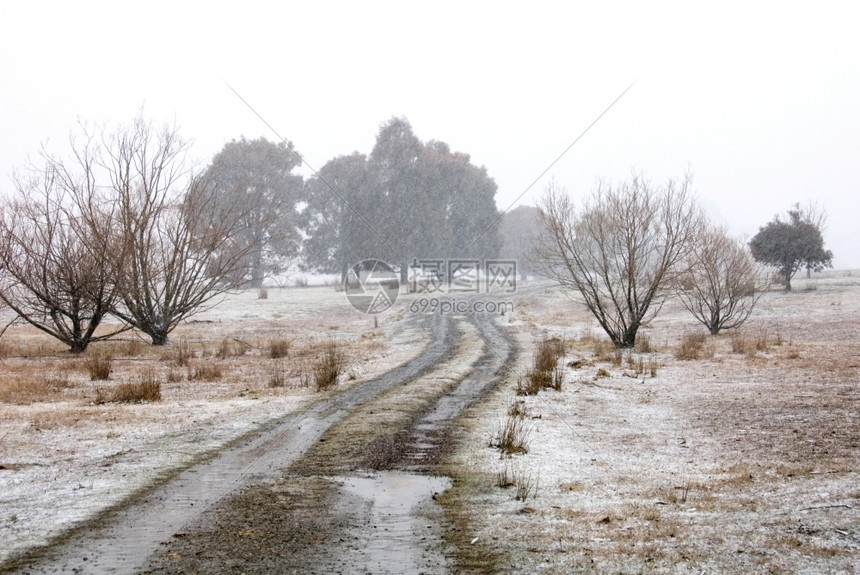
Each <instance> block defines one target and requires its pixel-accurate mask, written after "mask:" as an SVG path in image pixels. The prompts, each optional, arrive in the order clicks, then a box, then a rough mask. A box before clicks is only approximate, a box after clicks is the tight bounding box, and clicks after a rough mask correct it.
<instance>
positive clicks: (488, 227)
mask: <svg viewBox="0 0 860 575" xmlns="http://www.w3.org/2000/svg"><path fill="white" fill-rule="evenodd" d="M496 190H497V186H496V183H495V182H494V181H493V179H492V178H491V177H490V176H489V175H488V174H487V170H486V169H485V168H483V167H477V166H475V165H473V164H472V163H471V161H470V158H469V156H468V155H467V154H463V153H461V152H453V151H451V149H450V147H449V146H448V144H446V143H444V142H440V141H435V140H431V141H429V142H426V143H425V142H422V141H421V140H419V139H418V137H417V136H416V135H415V134H414V133H413V131H412V126H411V125H410V124H409V122H408V121H407V120H405V119H403V118H392V119H391V120H389V121H388V122H386V123H384V124H383V125H382V127H381V128H380V131H379V133H378V134H377V137H376V144H375V145H374V147H373V150H371V152H370V155H369V156H365V155H363V154H359V153H358V152H355V153H353V154H351V155H348V156H339V157H337V158H334V159H332V160H330V161H329V162H327V163H326V164H325V165H324V166H323V167H322V168H320V170H319V171H318V172H317V173H316V174H314V176H313V177H311V178H309V179H308V180H307V181H306V182H305V194H304V198H303V199H304V200H305V202H306V207H305V209H304V211H303V213H302V217H301V225H302V230H303V232H304V234H305V235H306V238H307V239H306V240H305V242H304V245H303V258H302V261H303V263H304V265H305V266H306V267H307V268H308V269H312V270H316V271H322V272H338V273H341V274H342V275H345V274H346V270H347V269H348V267H349V266H350V265H352V264H354V263H357V262H359V261H361V260H364V259H368V258H376V259H381V260H384V261H386V262H388V263H391V264H394V265H398V266H400V268H401V273H403V272H404V271H405V270H406V268H407V266H408V264H409V263H410V262H411V260H413V259H432V258H436V259H446V258H447V259H453V258H467V257H469V258H490V257H494V256H496V255H497V253H498V250H499V247H500V245H501V236H500V235H499V231H498V227H497V226H495V225H494V224H495V223H496V221H497V220H498V219H499V216H500V214H499V212H498V210H497V208H496V203H495V195H496Z"/></svg>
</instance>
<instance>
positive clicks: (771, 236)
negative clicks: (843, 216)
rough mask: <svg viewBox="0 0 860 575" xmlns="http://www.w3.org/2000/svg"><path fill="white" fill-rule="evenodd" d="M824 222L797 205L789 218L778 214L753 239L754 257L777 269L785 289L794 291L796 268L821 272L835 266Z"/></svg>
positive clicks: (790, 212) (751, 244)
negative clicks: (823, 227) (822, 226)
mask: <svg viewBox="0 0 860 575" xmlns="http://www.w3.org/2000/svg"><path fill="white" fill-rule="evenodd" d="M821 221H823V220H822V219H821V218H819V220H818V221H813V219H812V218H811V217H810V215H809V212H806V211H804V210H802V209H800V207H799V205H795V206H794V209H791V210H789V211H788V219H787V220H786V219H782V218H781V217H780V216H779V215H778V214H777V215H776V216H774V218H773V220H771V221H770V222H769V223H768V224H767V225H765V226H763V227H761V228H759V231H758V233H757V234H756V235H755V236H753V238H752V240H750V249H751V250H752V254H753V257H754V258H755V259H756V261H759V262H761V263H763V264H766V265H769V266H773V267H775V268H776V269H777V272H778V273H779V275H780V276H781V277H782V280H783V281H784V282H785V290H786V291H791V278H793V277H794V274H795V273H797V270H799V269H802V268H807V269H809V270H811V271H816V272H818V271H821V270H823V269H824V268H827V267H833V253H832V252H831V251H830V250H826V249H824V237H823V236H822V233H821Z"/></svg>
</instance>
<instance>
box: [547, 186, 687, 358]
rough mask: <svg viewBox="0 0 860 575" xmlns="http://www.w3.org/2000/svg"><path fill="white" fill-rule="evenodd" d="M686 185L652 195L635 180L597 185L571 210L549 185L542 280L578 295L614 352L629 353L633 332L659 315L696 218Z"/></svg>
mask: <svg viewBox="0 0 860 575" xmlns="http://www.w3.org/2000/svg"><path fill="white" fill-rule="evenodd" d="M691 187H692V177H691V176H689V175H688V176H687V177H685V179H684V181H683V182H682V183H681V184H680V185H678V184H677V183H675V182H674V181H672V180H670V181H669V182H668V183H667V184H666V185H665V186H663V187H654V186H652V185H651V184H650V182H648V180H647V179H645V178H644V177H642V176H641V175H637V174H634V175H633V179H632V181H630V182H624V183H622V184H621V185H620V186H617V187H612V186H610V185H607V184H605V183H603V182H601V183H600V184H599V186H598V188H597V190H596V191H595V192H594V193H593V194H592V196H591V198H590V199H589V200H588V201H587V202H586V203H585V204H584V205H583V206H582V208H581V209H579V210H577V209H575V208H574V205H573V202H572V200H571V199H570V197H569V196H568V194H567V192H566V191H565V190H564V189H563V188H560V187H559V186H558V185H556V184H555V183H554V182H551V183H550V184H549V186H548V187H547V191H546V195H545V196H544V198H543V201H542V202H541V206H540V207H541V214H540V215H541V223H542V228H543V229H542V232H543V233H542V234H540V235H538V246H537V248H536V249H535V253H534V256H535V258H534V259H535V260H536V261H537V262H538V265H539V266H540V268H541V272H542V273H543V274H544V275H546V276H547V277H550V278H553V279H555V280H557V281H558V282H560V283H561V284H562V286H564V287H568V288H572V289H575V290H577V291H578V292H579V293H580V294H581V295H582V297H583V299H584V301H585V305H586V307H587V308H588V309H589V311H591V312H592V313H593V314H594V316H595V318H596V319H597V320H598V322H599V323H600V326H601V327H602V328H603V330H604V331H605V332H606V333H607V335H609V338H610V339H611V340H612V343H613V344H614V345H615V346H616V347H619V348H629V347H633V346H634V345H635V342H636V334H637V332H638V331H639V328H640V327H642V326H643V325H646V324H647V323H648V322H649V321H651V319H653V318H654V316H655V315H656V314H657V313H658V312H659V311H660V308H661V307H662V304H663V303H664V302H665V301H666V299H667V298H668V297H669V295H670V294H671V292H672V287H673V284H674V280H675V278H676V277H677V276H678V274H679V273H680V272H681V271H682V266H681V265H680V264H681V263H682V262H683V260H684V258H685V256H686V253H687V252H688V250H689V249H690V247H691V242H692V240H693V239H694V238H695V235H696V233H697V232H698V230H699V229H700V228H701V222H702V219H703V216H702V215H701V212H700V210H699V208H698V207H697V205H696V203H695V201H694V200H693V197H692V191H691Z"/></svg>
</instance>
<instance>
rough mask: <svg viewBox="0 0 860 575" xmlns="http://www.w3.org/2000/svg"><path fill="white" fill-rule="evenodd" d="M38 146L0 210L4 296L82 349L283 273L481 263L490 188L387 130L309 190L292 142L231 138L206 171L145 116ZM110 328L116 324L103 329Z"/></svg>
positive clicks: (494, 244) (164, 332)
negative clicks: (52, 147) (364, 263)
mask: <svg viewBox="0 0 860 575" xmlns="http://www.w3.org/2000/svg"><path fill="white" fill-rule="evenodd" d="M69 143H70V153H69V154H68V155H67V156H58V155H54V154H51V153H49V152H48V151H46V150H42V152H41V153H40V154H39V156H38V158H37V159H36V160H35V161H33V162H30V163H29V164H28V165H27V166H26V167H25V169H24V170H23V172H22V173H21V174H18V175H17V176H16V177H15V179H14V189H13V193H12V194H11V196H10V197H9V198H7V199H6V200H5V201H4V202H3V204H2V206H0V266H2V269H1V270H0V300H2V301H3V303H4V304H5V305H6V306H7V307H8V308H10V309H11V310H12V311H13V312H14V314H16V319H17V320H21V321H25V322H27V323H29V324H31V325H33V326H35V327H36V328H38V329H39V330H41V331H43V332H45V333H47V334H49V335H51V336H52V337H55V338H57V339H58V340H60V341H61V342H63V343H64V344H66V345H68V346H69V348H70V350H71V351H72V352H75V353H79V352H83V351H85V350H86V349H87V347H88V346H89V345H90V344H91V343H93V342H97V341H101V340H105V339H109V338H111V337H114V336H116V335H117V334H119V333H121V332H123V331H127V330H130V329H135V330H138V331H139V332H142V333H144V334H146V335H148V336H149V337H150V338H151V340H152V343H153V344H154V345H163V344H166V343H167V342H168V335H169V333H170V332H171V331H172V330H173V329H174V328H175V327H176V326H177V325H178V324H179V323H180V322H182V321H183V320H185V319H187V318H188V317H190V316H191V315H193V314H194V313H197V312H199V311H201V310H203V309H206V308H207V307H209V306H210V305H213V304H214V303H215V302H216V301H217V298H218V296H220V295H222V294H224V293H226V292H229V291H231V290H235V289H238V288H240V287H248V286H250V287H255V286H260V285H261V284H262V282H263V281H264V279H265V278H267V277H270V276H272V275H276V274H280V273H283V272H284V271H285V270H286V269H288V267H289V266H291V265H296V264H300V265H302V266H303V267H304V268H305V269H309V270H315V271H325V272H341V273H345V271H346V269H347V268H348V267H349V266H350V265H352V264H355V263H357V262H359V261H360V260H362V259H367V258H377V259H382V260H385V261H388V262H391V263H394V264H397V265H399V266H400V267H401V270H402V271H405V270H406V269H407V266H408V264H409V262H410V260H412V259H422V258H436V259H445V258H447V259H450V258H466V257H470V258H489V257H493V256H495V255H497V253H498V250H499V246H500V244H501V239H500V236H499V232H498V228H497V226H495V225H493V224H494V223H495V222H496V221H497V220H498V219H499V216H500V214H499V212H498V211H497V210H496V207H495V193H496V189H497V188H496V184H495V182H494V181H493V180H492V178H490V177H489V175H488V174H487V171H486V169H485V168H483V167H477V166H475V165H473V164H472V163H471V162H470V158H469V156H468V155H467V154H463V153H460V152H453V151H451V150H450V148H449V146H448V145H447V144H445V143H443V142H440V141H435V140H434V141H429V142H426V143H424V142H422V141H421V140H419V139H418V138H417V137H416V136H415V134H414V133H413V132H412V127H411V126H410V124H409V123H408V121H407V120H405V119H403V118H393V119H391V120H390V121H388V122H386V123H384V124H383V125H382V126H381V128H380V131H379V134H378V135H377V140H376V145H375V146H374V148H373V150H372V151H371V153H370V155H369V156H364V155H363V154H359V153H358V152H356V153H354V154H352V155H348V156H341V157H338V158H335V159H333V160H331V161H329V162H328V163H326V164H325V165H324V166H323V167H322V168H321V169H320V170H319V171H318V172H316V173H315V174H314V175H313V176H312V177H310V178H308V179H307V180H304V179H303V178H302V176H301V175H300V174H298V173H297V169H298V168H299V167H300V165H301V163H302V160H301V157H300V156H299V155H298V153H296V152H295V151H294V150H293V148H292V144H290V143H289V142H280V143H273V142H270V141H268V140H266V139H264V138H260V139H257V140H246V139H244V138H242V139H240V140H233V141H231V142H228V143H227V144H226V145H225V146H224V148H223V149H222V150H221V151H220V152H219V153H218V154H216V155H215V156H214V157H213V159H212V161H211V162H210V164H209V165H208V166H206V167H205V168H204V169H202V170H198V169H195V168H194V167H193V164H192V163H191V161H190V160H189V157H188V154H189V143H188V141H187V140H185V139H183V138H182V137H181V136H180V135H179V133H178V130H177V129H176V127H175V126H164V127H161V128H158V127H155V126H153V125H152V124H151V123H150V122H147V121H146V120H145V119H144V118H143V117H142V115H141V116H139V117H137V118H136V119H134V121H133V122H132V123H131V124H129V125H127V126H121V127H119V128H117V129H116V130H115V131H113V132H110V131H106V130H98V131H93V130H92V129H90V128H87V127H86V126H81V128H80V129H79V130H78V131H77V132H73V133H72V134H71V135H70V142H69ZM108 316H111V317H113V318H115V319H116V320H119V321H118V322H111V325H110V326H109V327H104V326H103V321H104V320H105V318H107V317H108Z"/></svg>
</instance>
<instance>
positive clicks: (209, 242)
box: [82, 116, 275, 345]
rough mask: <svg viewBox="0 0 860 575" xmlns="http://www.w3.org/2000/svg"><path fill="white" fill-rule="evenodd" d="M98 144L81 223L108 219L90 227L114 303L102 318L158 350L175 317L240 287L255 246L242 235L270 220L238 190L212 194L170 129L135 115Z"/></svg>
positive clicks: (183, 144) (212, 187)
mask: <svg viewBox="0 0 860 575" xmlns="http://www.w3.org/2000/svg"><path fill="white" fill-rule="evenodd" d="M101 141H102V142H103V148H104V152H103V153H102V155H101V157H100V161H99V165H100V172H103V173H104V174H106V181H105V182H104V183H101V184H100V185H98V186H96V187H95V189H94V191H93V192H92V193H91V194H90V195H89V197H88V198H87V201H86V202H85V206H86V209H84V210H83V218H84V220H85V221H86V222H88V223H93V224H99V222H102V221H104V220H105V219H107V220H108V222H109V225H107V226H105V225H93V226H91V227H92V228H93V229H97V230H99V231H100V232H101V235H102V239H103V240H104V241H105V242H108V243H109V244H110V245H112V246H114V247H113V249H111V250H110V251H109V253H108V255H109V256H110V264H111V265H110V269H112V270H114V272H115V273H114V274H113V276H112V277H111V280H112V285H115V286H116V289H117V294H118V296H119V298H120V300H121V301H120V303H118V304H117V305H115V306H113V309H112V310H111V312H112V313H113V314H114V315H116V316H117V317H119V318H120V319H122V320H123V321H124V322H125V323H126V324H128V325H130V326H133V327H135V328H136V329H138V330H140V331H141V332H143V333H145V334H147V335H148V336H150V337H151V338H152V343H153V345H165V344H167V343H168V335H169V334H170V333H171V332H172V331H173V329H174V328H175V327H176V326H177V325H178V324H179V323H180V322H181V321H183V320H184V319H186V318H188V317H189V316H191V315H193V314H195V313H197V312H198V311H200V310H201V309H205V307H206V306H207V304H210V303H211V302H212V301H214V299H215V298H217V297H219V296H220V295H222V294H224V293H226V292H229V291H231V290H233V289H235V288H237V287H239V286H241V285H243V284H244V283H245V281H247V279H248V276H249V273H250V272H249V270H248V265H249V262H248V259H249V255H251V254H253V253H255V252H258V251H259V244H258V243H255V242H246V241H243V238H245V237H246V235H247V232H248V231H249V227H250V226H252V225H253V226H261V227H262V229H265V227H266V226H267V225H268V222H271V218H273V217H274V216H275V214H268V213H266V212H259V211H257V210H256V207H257V205H256V204H255V203H254V202H253V201H249V198H250V196H249V195H248V194H244V193H242V194H235V193H234V194H231V195H224V194H216V191H217V190H216V189H215V183H214V182H213V181H211V180H210V179H209V178H206V177H203V176H199V175H197V174H196V173H195V171H194V170H193V169H192V167H191V165H190V163H189V161H188V160H187V153H188V150H189V143H188V141H186V140H184V139H183V138H181V137H180V136H179V134H178V132H177V130H176V129H175V127H174V128H171V127H169V126H165V127H164V128H162V129H160V130H157V129H155V128H153V126H152V125H151V124H150V123H148V122H146V121H145V120H144V118H143V117H142V116H138V117H137V118H135V120H134V121H133V122H132V124H131V125H130V126H126V127H123V128H120V129H119V130H117V131H116V132H114V133H112V134H103V135H102V137H101ZM82 203H84V202H82ZM261 213H262V215H261Z"/></svg>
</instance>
